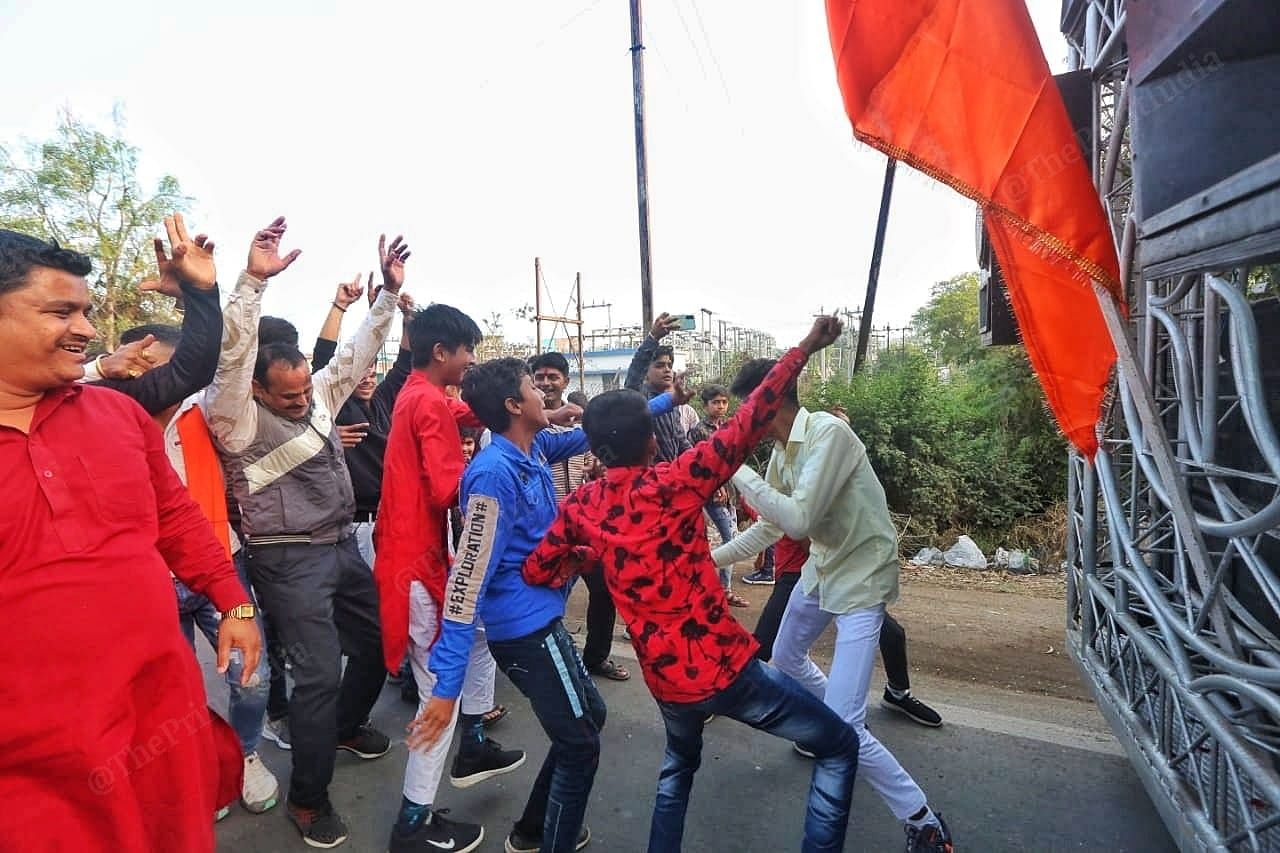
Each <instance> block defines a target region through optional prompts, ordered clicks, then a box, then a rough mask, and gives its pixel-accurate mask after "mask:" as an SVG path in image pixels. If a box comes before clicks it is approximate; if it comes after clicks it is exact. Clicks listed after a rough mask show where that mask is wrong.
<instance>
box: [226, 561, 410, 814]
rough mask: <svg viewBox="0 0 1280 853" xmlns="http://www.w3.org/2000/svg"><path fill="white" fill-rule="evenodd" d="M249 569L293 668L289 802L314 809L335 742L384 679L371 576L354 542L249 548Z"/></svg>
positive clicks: (355, 725)
mask: <svg viewBox="0 0 1280 853" xmlns="http://www.w3.org/2000/svg"><path fill="white" fill-rule="evenodd" d="M248 567H249V578H250V579H251V580H252V581H253V585H254V588H255V589H256V590H257V592H258V597H259V598H260V599H261V600H262V604H263V607H264V608H265V609H266V610H267V612H269V613H270V614H271V621H272V624H273V627H274V629H275V632H276V634H277V635H278V636H279V640H280V644H281V646H282V647H283V649H284V654H285V656H287V657H288V659H289V661H290V662H291V663H292V664H293V696H292V698H291V699H290V700H289V736H290V739H291V741H292V744H293V751H292V752H291V753H290V755H291V756H292V758H293V778H292V781H291V783H290V790H289V800H290V801H291V802H292V803H293V804H294V805H297V806H301V807H303V808H321V807H323V806H324V805H325V804H326V803H327V801H328V796H329V783H330V782H331V781H332V780H333V765H334V761H335V759H336V755H337V749H338V742H339V741H340V740H344V739H346V738H349V737H352V736H353V735H354V734H355V733H356V731H357V730H358V729H359V727H360V726H361V725H362V724H363V723H364V722H365V720H366V719H368V716H369V711H370V710H371V709H372V708H373V703H374V702H376V701H377V699H378V693H379V692H380V691H381V690H382V682H383V680H384V679H385V678H386V675H387V674H386V671H385V669H384V668H383V666H382V635H381V631H380V630H379V627H378V591H377V589H376V587H374V585H373V573H372V572H370V571H369V566H368V565H367V564H366V563H365V561H364V559H363V558H362V557H361V556H360V552H359V551H358V550H356V542H355V539H354V538H353V537H347V538H346V539H344V540H343V541H342V542H338V543H336V544H333V545H265V546H252V545H251V546H250V547H249V549H248ZM344 654H345V655H346V656H347V668H346V672H345V673H344V672H343V669H342V656H343V655H344Z"/></svg>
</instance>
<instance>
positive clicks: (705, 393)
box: [698, 385, 729, 406]
mask: <svg viewBox="0 0 1280 853" xmlns="http://www.w3.org/2000/svg"><path fill="white" fill-rule="evenodd" d="M698 396H699V397H701V398H702V405H704V406H705V405H706V404H707V403H710V402H711V401H712V400H714V399H715V398H716V397H728V396H729V389H728V388H726V387H724V386H723V385H708V386H706V387H705V388H703V389H702V390H701V391H699V392H698Z"/></svg>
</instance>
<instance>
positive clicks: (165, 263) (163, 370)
mask: <svg viewBox="0 0 1280 853" xmlns="http://www.w3.org/2000/svg"><path fill="white" fill-rule="evenodd" d="M164 226H165V231H166V232H168V237H169V245H170V246H171V247H172V257H169V256H168V255H166V253H165V249H164V242H163V241H162V240H160V239H159V238H157V239H156V241H155V252H156V266H157V268H158V269H159V272H160V278H159V279H152V280H149V281H144V282H142V284H141V285H140V289H141V290H143V291H150V292H156V293H162V294H164V295H166V296H172V297H173V298H174V299H175V300H179V301H180V302H184V303H185V305H186V313H185V314H184V315H183V318H182V337H181V338H180V339H179V340H178V345H177V347H176V348H175V349H174V351H173V357H172V358H171V359H169V361H168V362H167V363H165V364H162V365H159V366H158V367H154V368H151V369H150V370H147V371H146V372H145V373H142V375H141V376H138V375H137V374H138V371H137V370H132V371H130V372H128V373H127V374H126V376H128V377H130V378H125V379H103V380H102V381H101V382H100V383H99V384H102V385H105V386H107V387H108V388H111V389H113V390H115V391H119V392H120V393H122V394H124V395H125V396H128V397H132V398H133V399H134V400H136V401H137V402H138V403H139V404H140V405H141V406H142V408H143V409H145V410H146V411H147V414H150V415H154V414H157V413H159V412H163V411H164V410H165V409H168V408H169V407H171V406H174V405H177V404H178V403H181V402H182V401H183V400H185V399H186V398H187V397H190V396H191V395H192V394H195V393H196V392H198V391H200V390H202V389H204V387H205V386H207V385H208V384H209V383H210V382H211V381H213V374H214V371H215V370H216V369H217V367H218V351H219V348H220V346H221V343H222V313H221V311H220V309H219V307H218V283H217V278H218V277H217V271H216V269H215V267H214V263H213V248H214V246H213V241H212V240H210V239H209V238H208V237H207V236H206V235H204V234H197V235H196V236H195V238H194V239H192V238H191V237H190V236H188V234H187V228H186V224H185V223H184V222H183V219H182V214H180V213H175V214H173V215H172V216H166V217H165V218H164ZM143 357H144V358H149V356H148V355H147V353H146V352H145V350H144V352H143Z"/></svg>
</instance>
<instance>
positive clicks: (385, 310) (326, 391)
mask: <svg viewBox="0 0 1280 853" xmlns="http://www.w3.org/2000/svg"><path fill="white" fill-rule="evenodd" d="M378 258H379V260H380V261H381V263H382V287H381V288H380V289H379V292H378V296H377V298H376V299H374V301H373V304H372V305H371V306H370V308H369V313H368V314H367V315H366V316H365V318H364V322H363V323H361V324H360V329H359V331H357V332H356V334H355V336H354V337H352V338H351V340H349V341H347V342H345V343H343V344H342V346H340V347H339V348H338V352H337V353H336V354H335V355H334V357H333V360H331V361H330V362H329V363H328V364H327V365H325V367H324V369H323V370H320V371H318V372H317V373H316V374H315V376H314V377H313V378H312V384H313V386H314V388H315V394H316V397H317V398H318V399H319V400H321V401H323V402H324V404H325V406H327V407H328V409H329V411H330V412H336V411H337V410H338V409H339V408H341V406H342V404H343V403H344V402H346V399H347V398H348V397H350V396H351V392H352V391H354V390H355V388H356V385H358V384H359V383H360V380H361V379H363V378H364V374H365V372H366V371H367V370H368V369H369V368H370V367H371V366H372V365H373V362H374V359H376V358H377V357H378V353H379V352H381V351H382V345H383V344H384V343H386V341H387V334H388V333H389V332H390V331H391V321H392V320H393V319H394V318H395V309H396V301H397V300H398V299H399V296H400V286H401V285H403V284H404V262H405V261H406V260H408V258H409V244H408V243H405V242H404V240H403V238H402V237H396V238H395V239H394V240H392V241H391V245H390V246H388V245H387V235H385V234H383V235H381V236H380V237H379V238H378Z"/></svg>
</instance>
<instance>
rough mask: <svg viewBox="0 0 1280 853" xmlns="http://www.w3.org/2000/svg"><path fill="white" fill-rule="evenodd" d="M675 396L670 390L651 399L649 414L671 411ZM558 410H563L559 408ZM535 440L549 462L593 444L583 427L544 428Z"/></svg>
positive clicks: (574, 454) (662, 413)
mask: <svg viewBox="0 0 1280 853" xmlns="http://www.w3.org/2000/svg"><path fill="white" fill-rule="evenodd" d="M675 397H676V395H675V394H674V393H672V392H671V391H668V392H666V393H665V394H659V395H658V396H656V397H654V398H652V399H651V400H649V414H650V415H652V416H653V417H655V418H656V417H657V416H658V415H665V414H666V413H667V412H670V411H671V410H672V409H674V408H675V406H676V399H675ZM570 405H572V404H570ZM566 408H567V407H566ZM575 408H576V407H575ZM557 411H561V410H559V409H558V410H557ZM534 441H535V442H536V443H537V445H538V449H539V450H541V451H542V455H543V456H545V457H547V461H548V462H559V461H561V460H562V459H568V458H570V457H571V456H581V455H582V454H584V453H587V452H588V451H590V450H591V445H590V444H589V443H588V441H587V433H586V431H585V430H583V429H582V427H576V428H574V429H571V430H565V431H564V432H552V431H550V430H543V431H542V432H540V433H538V434H537V435H536V436H535V437H534Z"/></svg>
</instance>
